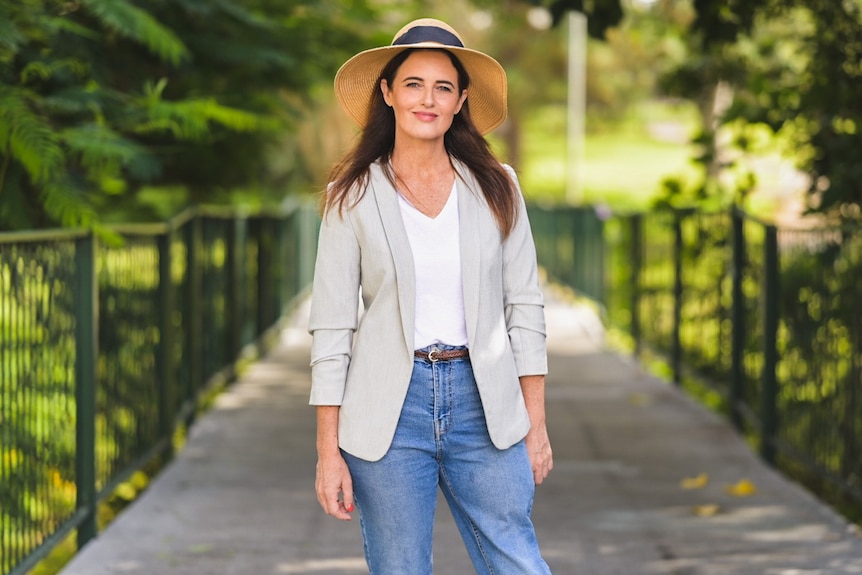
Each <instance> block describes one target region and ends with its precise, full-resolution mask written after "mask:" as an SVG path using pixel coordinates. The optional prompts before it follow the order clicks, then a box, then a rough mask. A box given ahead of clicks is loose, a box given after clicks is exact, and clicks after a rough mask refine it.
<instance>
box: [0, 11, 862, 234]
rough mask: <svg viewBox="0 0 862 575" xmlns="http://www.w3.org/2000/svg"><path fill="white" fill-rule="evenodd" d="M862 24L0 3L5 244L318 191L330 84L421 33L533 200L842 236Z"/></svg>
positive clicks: (337, 143)
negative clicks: (446, 60) (365, 53)
mask: <svg viewBox="0 0 862 575" xmlns="http://www.w3.org/2000/svg"><path fill="white" fill-rule="evenodd" d="M860 5H862V1H860V0H816V1H811V2H809V1H805V2H803V1H801V0H799V1H796V0H793V1H781V2H779V1H776V0H751V1H747V2H738V1H735V0H545V1H541V0H532V1H530V0H500V1H491V0H475V1H472V2H471V1H467V0H440V1H435V2H427V1H422V0H346V1H335V0H323V1H313V2H312V1H306V0H209V1H203V0H175V1H172V2H135V1H133V0H110V1H109V0H69V1H65V0H0V230H16V229H29V228H40V227H56V226H85V227H98V226H99V225H101V224H106V223H111V222H118V221H139V220H148V221H153V220H163V219H165V218H167V217H170V216H172V215H174V214H176V213H178V212H179V211H181V210H182V209H183V208H184V207H186V206H189V205H193V204H201V203H205V204H228V205H231V206H234V207H244V208H247V209H248V210H250V211H257V210H264V211H265V210H271V209H277V207H278V206H280V205H282V204H284V202H285V201H290V199H291V198H294V197H296V196H307V195H313V194H315V193H317V191H319V190H320V189H321V187H322V186H323V185H324V184H325V182H326V180H327V172H328V169H329V167H330V166H331V164H332V162H333V161H334V160H335V159H336V158H337V157H338V155H339V154H341V153H342V152H343V151H344V150H345V149H346V148H347V147H348V146H349V145H350V143H351V141H352V137H353V135H354V129H353V127H352V126H351V125H350V123H349V121H348V120H347V118H346V116H344V115H343V113H342V112H341V111H340V110H339V109H338V107H337V105H336V104H335V103H334V101H333V94H332V89H331V85H332V78H333V76H334V73H335V71H336V70H337V68H338V66H339V65H340V64H341V63H342V62H344V61H345V60H346V59H347V58H348V57H350V56H351V55H352V54H354V53H356V52H357V51H359V50H362V49H366V48H370V47H375V46H380V45H384V44H388V43H389V42H390V41H391V39H392V35H393V33H394V32H395V31H396V30H397V29H398V28H400V27H401V25H403V24H404V23H405V22H407V21H409V20H410V19H413V18H416V17H420V16H433V17H438V18H441V19H444V20H447V21H449V22H451V23H452V24H453V25H454V27H455V28H456V29H458V30H459V32H460V33H461V34H462V35H463V37H464V38H465V40H466V43H467V45H468V46H473V47H476V48H478V49H480V50H483V51H487V52H488V53H489V54H491V55H493V56H494V57H496V58H497V59H498V60H499V61H500V62H501V63H502V64H503V66H504V67H505V68H506V70H507V72H508V74H509V89H510V98H509V119H508V121H507V122H506V123H505V124H504V125H503V126H501V128H499V129H498V130H497V131H495V132H494V133H493V134H492V136H491V139H492V142H493V146H494V148H495V150H496V151H497V152H498V154H499V155H500V157H501V158H502V159H503V160H504V161H507V162H509V163H511V164H512V165H514V166H515V167H516V168H517V170H518V171H519V173H520V175H521V179H522V184H523V187H524V190H525V193H526V195H527V196H528V198H529V199H530V200H532V201H535V202H541V203H549V204H554V203H567V204H573V203H574V204H591V205H596V206H601V207H603V208H607V209H610V210H614V211H617V212H619V211H632V210H643V209H648V208H651V207H654V206H656V205H662V204H668V203H669V204H672V205H691V204H696V205H700V206H701V207H703V206H704V205H705V206H706V207H718V206H722V205H726V204H729V203H734V202H735V203H737V204H740V205H742V206H743V207H745V208H746V209H747V210H749V211H750V212H753V213H755V214H758V215H763V216H766V217H769V218H772V219H776V220H778V221H784V220H793V219H796V218H798V217H799V215H800V214H804V213H809V212H816V213H818V214H821V215H826V216H827V217H836V218H839V219H846V218H851V219H855V218H857V217H858V207H856V206H857V205H858V199H859V197H860V195H862V191H860V186H862V184H860V182H862V177H860V176H862V174H860V170H862V168H860V167H859V166H858V162H857V161H856V159H857V156H858V149H859V139H860V136H859V133H858V131H857V122H858V120H859V118H860V104H859V102H860V98H859V97H858V94H859V93H862V92H860V90H859V88H860V85H859V84H860V62H859V55H860V54H862V33H860V28H862V26H860V21H862V18H860ZM575 13H576V14H580V15H582V16H581V17H578V18H574V17H572V16H571V15H572V14H575Z"/></svg>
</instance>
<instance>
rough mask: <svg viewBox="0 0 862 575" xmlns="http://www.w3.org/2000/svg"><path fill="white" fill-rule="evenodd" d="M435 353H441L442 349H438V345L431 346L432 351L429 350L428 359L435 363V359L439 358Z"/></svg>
mask: <svg viewBox="0 0 862 575" xmlns="http://www.w3.org/2000/svg"><path fill="white" fill-rule="evenodd" d="M435 353H440V350H439V349H437V348H436V347H434V348H431V351H429V352H428V361H430V362H431V363H434V362H435V361H437V358H436V357H434V354H435Z"/></svg>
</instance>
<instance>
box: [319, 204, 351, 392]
mask: <svg viewBox="0 0 862 575" xmlns="http://www.w3.org/2000/svg"><path fill="white" fill-rule="evenodd" d="M359 269H360V268H359V245H358V242H357V240H356V236H355V234H354V233H353V229H352V227H351V225H350V217H349V214H344V215H340V214H338V213H327V214H325V215H324V217H323V221H322V222H321V226H320V235H319V237H318V248H317V261H316V263H315V268H314V283H313V284H312V294H311V311H310V314H309V320H308V332H309V333H310V334H311V335H312V338H313V340H312V345H311V394H310V399H309V403H310V404H311V405H341V402H342V399H343V397H344V388H345V385H346V382H347V372H348V370H349V367H350V357H351V351H352V348H353V334H354V332H355V331H356V327H357V318H358V311H357V310H358V306H359V279H360V278H359Z"/></svg>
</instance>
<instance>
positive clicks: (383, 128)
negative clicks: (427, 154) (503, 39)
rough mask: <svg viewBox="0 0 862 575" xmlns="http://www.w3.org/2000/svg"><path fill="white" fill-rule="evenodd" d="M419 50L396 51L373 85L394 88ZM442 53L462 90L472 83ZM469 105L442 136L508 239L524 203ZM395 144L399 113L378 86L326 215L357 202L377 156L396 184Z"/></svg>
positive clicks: (340, 167)
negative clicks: (400, 72)
mask: <svg viewBox="0 0 862 575" xmlns="http://www.w3.org/2000/svg"><path fill="white" fill-rule="evenodd" d="M415 51H416V49H410V50H404V51H403V52H400V53H398V54H396V55H395V56H394V57H393V58H392V59H391V60H390V61H389V63H388V64H387V65H386V67H385V68H383V71H382V72H381V73H380V77H379V78H378V79H377V83H376V84H375V86H378V87H379V86H380V81H381V80H383V79H385V80H386V81H387V82H388V83H389V85H390V86H392V85H393V84H394V82H395V74H396V73H397V72H398V68H400V67H401V64H403V63H404V61H405V60H406V59H407V58H408V57H409V56H410V54H412V53H413V52H415ZM440 51H442V52H445V53H446V54H447V55H448V56H449V59H450V60H452V64H453V65H454V66H455V70H457V72H458V84H459V86H458V92H459V93H460V92H461V91H462V90H466V89H467V88H468V87H469V85H470V76H469V75H468V74H467V70H466V69H464V66H463V65H462V64H461V61H460V60H458V58H457V57H456V56H455V55H454V54H452V53H451V52H449V51H447V50H440ZM469 104H470V98H469V97H468V98H467V100H466V101H465V102H464V104H463V106H461V111H460V112H459V113H458V114H456V115H455V117H454V119H453V121H452V126H451V127H450V128H449V130H448V131H447V132H446V134H445V135H444V136H443V143H444V146H445V147H446V151H447V152H448V153H449V155H450V156H451V157H453V158H455V159H456V160H459V161H461V162H463V163H464V164H465V165H466V166H467V167H468V168H469V169H470V171H471V172H472V173H473V176H474V177H475V178H476V180H477V181H478V182H479V186H480V187H481V188H482V195H483V196H484V197H485V201H486V202H487V203H488V206H489V207H490V208H491V212H492V213H493V214H494V219H496V220H497V226H498V227H499V228H500V232H501V233H502V234H503V237H504V238H505V237H507V236H508V235H509V232H511V231H512V228H514V227H515V223H516V221H517V219H518V209H519V201H520V198H519V197H518V190H517V188H516V187H515V183H514V182H513V181H512V178H510V177H509V174H508V173H507V172H506V170H505V168H503V166H502V165H501V164H500V161H499V160H498V159H497V158H496V157H495V156H494V154H493V152H492V151H491V148H490V146H489V145H488V142H487V141H486V140H485V138H484V137H483V136H482V134H480V133H479V131H478V130H477V129H476V127H475V126H474V125H473V122H472V120H471V119H470V108H469ZM394 147H395V114H394V112H393V111H392V109H391V108H389V106H387V105H386V102H385V101H384V100H383V93H382V92H381V91H380V89H379V88H376V89H375V90H374V92H373V95H372V97H371V103H370V110H369V114H368V121H367V122H366V128H365V129H363V131H362V133H361V135H360V137H359V141H358V142H357V143H356V145H355V146H354V147H353V149H352V150H351V151H350V152H348V153H347V154H346V155H345V156H344V157H343V158H342V159H341V160H340V161H339V162H338V163H337V164H335V166H334V167H333V168H332V171H331V172H330V177H329V181H330V182H331V183H330V184H329V186H328V188H327V190H326V192H325V196H324V202H323V211H324V213H327V212H329V211H331V210H332V209H337V210H338V213H339V214H341V213H342V211H343V210H344V209H345V208H350V207H351V206H353V205H355V204H356V202H358V201H359V200H360V199H361V198H362V195H363V194H364V193H365V187H366V185H367V184H368V174H369V167H370V166H371V164H373V163H374V162H376V161H377V160H380V161H381V163H382V165H383V169H384V173H385V174H386V177H387V178H388V179H389V181H390V182H392V184H393V187H394V186H395V179H394V175H393V174H392V172H391V169H390V163H389V160H390V159H391V157H392V151H393V148H394Z"/></svg>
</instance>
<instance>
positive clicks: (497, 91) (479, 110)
mask: <svg viewBox="0 0 862 575" xmlns="http://www.w3.org/2000/svg"><path fill="white" fill-rule="evenodd" d="M410 48H444V49H446V50H448V51H449V52H452V53H453V54H455V56H457V57H458V60H460V61H461V63H462V64H463V65H464V68H465V69H466V70H467V74H468V75H469V76H470V87H469V88H468V91H467V101H468V102H469V104H470V118H471V119H472V120H473V124H474V125H475V126H476V129H478V130H479V132H480V133H482V134H483V135H484V134H487V133H488V132H490V131H491V130H493V129H494V128H496V127H497V126H499V125H500V124H502V123H503V121H504V120H505V119H506V72H505V71H504V70H503V67H502V66H500V64H499V63H498V62H497V61H496V60H494V59H493V58H491V57H490V56H488V55H487V54H483V53H482V52H479V51H478V50H471V49H469V48H465V47H464V42H463V41H462V40H461V37H460V36H459V35H458V33H457V32H456V31H455V30H454V29H453V28H452V27H451V26H449V25H448V24H446V23H445V22H442V21H440V20H435V19H433V18H421V19H419V20H414V21H413V22H410V23H409V24H407V25H406V26H404V27H403V28H401V30H399V31H398V33H397V34H395V38H393V39H392V44H391V45H389V46H383V47H381V48H372V49H371V50H365V51H364V52H360V53H359V54H357V55H355V56H353V57H352V58H351V59H350V60H348V61H347V62H345V63H344V65H343V66H341V69H340V70H338V73H337V74H336V75H335V94H336V96H338V101H339V102H340V103H341V106H342V108H344V111H345V112H347V115H348V116H350V118H351V119H352V120H353V121H354V122H356V123H357V124H358V125H359V127H360V128H365V123H366V122H367V120H368V111H369V107H370V104H371V98H372V96H373V95H374V90H379V89H380V88H379V85H378V83H377V82H378V79H379V77H380V73H381V72H382V71H383V68H385V67H386V64H388V63H389V61H390V60H391V59H392V58H393V57H394V56H395V55H397V54H399V53H400V52H403V51H404V50H408V49H410Z"/></svg>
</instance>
